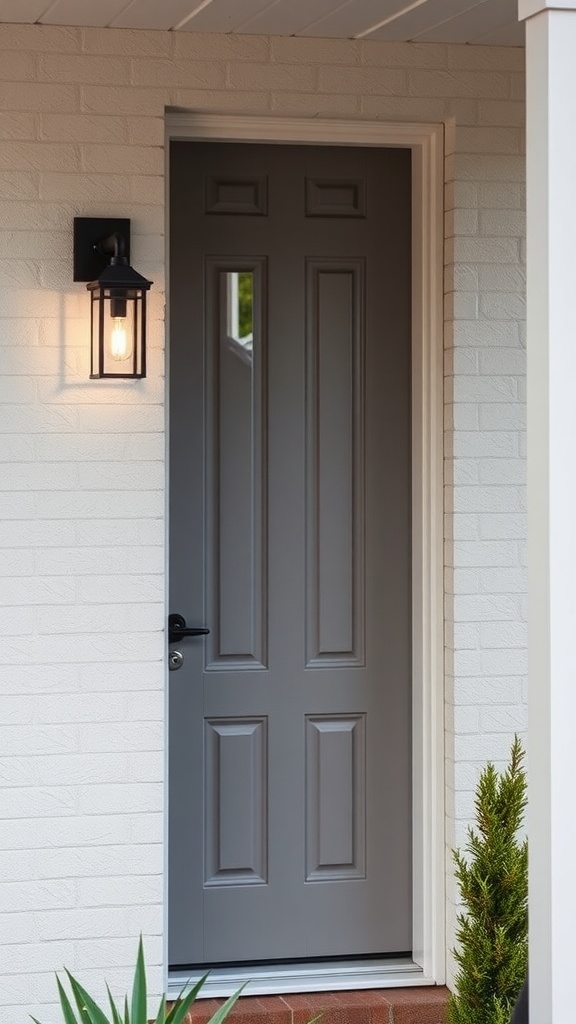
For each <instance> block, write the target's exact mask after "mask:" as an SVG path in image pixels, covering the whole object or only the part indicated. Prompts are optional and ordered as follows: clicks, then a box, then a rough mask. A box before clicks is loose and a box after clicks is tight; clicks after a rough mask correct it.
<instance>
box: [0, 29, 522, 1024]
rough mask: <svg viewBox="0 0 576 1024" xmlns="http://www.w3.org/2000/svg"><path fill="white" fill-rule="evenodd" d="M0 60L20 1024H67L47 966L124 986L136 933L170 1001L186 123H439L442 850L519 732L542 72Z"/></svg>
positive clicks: (8, 909)
mask: <svg viewBox="0 0 576 1024" xmlns="http://www.w3.org/2000/svg"><path fill="white" fill-rule="evenodd" d="M16 55H17V56H16ZM0 69H2V70H1V72H0V77H1V78H2V82H1V83H0V136H1V138H2V146H1V148H0V225H2V232H1V234H0V357H1V359H2V366H3V368H4V369H3V374H2V379H1V381H0V438H1V440H0V460H1V461H2V463H3V465H2V472H1V474H0V502H1V507H2V510H3V511H2V520H3V528H2V531H0V576H2V581H1V586H0V604H1V606H2V616H1V617H0V632H1V642H0V660H1V661H2V663H3V667H2V670H1V671H2V686H1V694H0V698H1V699H0V721H1V723H2V737H1V741H0V807H1V814H0V818H1V819H2V820H1V821H0V911H1V913H0V965H1V966H0V971H1V973H2V980H1V983H0V1022H1V1024H18V1022H20V1021H24V1020H28V1019H29V1018H28V1014H29V1013H33V1014H35V1015H36V1016H38V1017H39V1018H40V1019H41V1020H42V1021H43V1022H45V1024H50V1021H53V1020H56V1019H57V1018H59V1015H58V1012H57V1009H56V1006H55V994H56V990H55V984H54V977H53V973H52V972H53V970H54V968H56V967H59V966H60V965H62V964H65V965H66V966H68V967H69V968H71V969H72V970H73V971H80V972H82V976H83V979H84V981H85V982H86V984H87V985H88V987H90V986H92V985H94V986H95V987H96V989H98V986H100V991H101V986H102V977H103V976H105V977H107V978H108V979H109V981H110V984H111V986H112V988H113V989H114V990H115V991H116V992H120V991H122V990H123V989H124V988H126V987H127V986H128V983H129V978H130V973H131V969H132V963H133V960H134V955H135V944H136V937H137V935H138V933H139V932H142V933H143V935H144V937H145V940H146V947H147V951H148V961H149V964H150V969H151V975H150V980H151V989H152V991H154V992H156V991H158V990H159V988H160V986H161V984H162V964H163V930H164V910H163V904H164V893H165V879H164V863H165V858H164V852H165V851H164V849H163V842H164V809H165V790H164V744H165V722H164V700H163V692H164V686H165V665H164V642H163V626H164V622H163V616H164V597H165V573H164V554H163V538H164V454H163V452H164V436H163V429H164V408H163V406H164V369H163V347H164V325H163V289H164V240H163V232H164V224H165V210H164V182H163V175H164V141H163V118H164V110H165V108H166V107H170V106H189V107H192V108H194V109H195V110H200V111H205V112H226V111H237V112H238V111H240V112H243V113H246V114H255V113H256V114H260V113H267V112H268V113H271V112H282V113H283V114H286V115H291V114H292V115H295V116H309V117H314V116H318V115H322V116H335V117H338V116H340V117H350V116H355V117H360V118H368V119H372V118H381V119H383V120H394V121H404V120H419V121H444V122H445V124H446V128H447V140H448V147H447V158H446V250H445V252H446V255H445V283H446V328H445V344H446V369H445V374H446V376H445V394H446V452H447V467H446V623H447V626H446V654H447V659H446V661H447V680H446V683H447V685H446V700H447V707H446V723H447V762H446V767H447V788H448V801H447V804H448V829H447V837H448V845H449V846H450V845H452V844H453V843H454V842H461V841H462V839H463V836H464V829H465V826H466V824H467V822H468V820H469V818H470V815H471V813H472V793H473V788H474V784H475V781H476V778H477V774H478V770H479V768H480V766H481V765H482V764H483V763H484V762H485V760H486V759H487V758H492V759H495V760H496V761H497V762H502V761H503V760H504V759H505V758H506V755H507V752H508V749H509V745H510V740H511V736H512V734H513V732H514V731H517V730H518V731H522V730H523V729H524V728H525V724H526V723H525V717H526V708H525V671H526V650H525V640H526V637H525V614H526V611H525V590H526V580H525V552H524V540H525V523H524V447H523V429H524V411H523V410H524V406H523V402H524V384H523V374H524V330H523V323H522V321H523V315H524V310H523V293H524V280H523V265H522V259H523V231H524V227H523V207H524V193H523V179H524V157H523V128H522V126H523V104H522V101H521V99H519V98H518V97H521V95H522V89H521V85H522V53H521V52H520V51H518V50H512V49H505V48H502V49H495V48H494V49H493V48H487V47H477V48H475V47H464V46H462V47H458V46H444V45H435V44H434V45H429V46H426V45H413V44H399V43H393V44H386V43H378V42H372V43H370V42H363V41H355V42H346V41H341V40H335V41H329V40H318V41H316V40H311V39H303V40H297V39H272V40H270V39H268V38H265V37H253V38H252V37H237V38H236V37H228V36H226V37H218V36H207V37H198V36H195V35H193V34H191V33H163V32H133V31H122V30H98V29H86V30H83V29H78V28H69V29H68V28H50V27H44V28H42V27H39V26H21V25H4V26H0ZM104 214H109V215H113V214H117V215H119V216H127V217H131V218H132V223H133V233H134V238H133V250H134V262H135V264H136V265H137V267H138V269H139V270H140V271H141V272H142V273H144V274H145V275H146V276H148V277H151V278H152V279H153V280H154V291H153V293H152V322H151V342H150V343H151V373H150V376H149V377H148V379H147V380H145V381H142V382H139V383H137V384H130V385H126V386H122V385H114V384H107V383H106V382H104V381H100V382H92V383H91V382H89V381H88V352H87V333H86V331H87V324H86V309H87V303H86V301H85V295H84V294H83V286H79V285H74V284H73V283H72V268H71V260H70V238H71V222H72V218H73V216H74V215H92V216H98V215H104ZM450 876H451V872H450V866H449V863H448V877H449V878H450ZM450 941H451V939H450V936H449V942H450Z"/></svg>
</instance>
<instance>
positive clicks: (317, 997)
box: [186, 986, 448, 1024]
mask: <svg viewBox="0 0 576 1024" xmlns="http://www.w3.org/2000/svg"><path fill="white" fill-rule="evenodd" d="M447 1001H448V989H447V988H444V987H440V986H426V987H424V986H417V987H414V988H388V989H374V990H372V989H366V990H363V991H358V992H313V993H309V994H305V995H301V994H298V995H284V996H243V997H242V998H241V999H239V1000H238V1002H237V1004H236V1006H235V1007H234V1009H233V1011H232V1013H231V1014H230V1017H229V1018H228V1019H229V1020H230V1021H231V1024H308V1021H310V1020H312V1018H313V1017H315V1016H316V1015H317V1014H320V1013H321V1014H322V1018H321V1020H320V1021H319V1022H318V1024H445V1022H446V1004H447ZM223 1002H224V1000H223V999H201V1000H199V1001H197V1002H196V1003H195V1004H194V1006H193V1008H192V1010H191V1012H190V1013H189V1014H188V1016H187V1018H186V1024H207V1022H208V1021H209V1019H210V1017H211V1016H212V1014H213V1013H215V1012H216V1010H217V1009H218V1007H219V1006H221V1005H222V1003H223Z"/></svg>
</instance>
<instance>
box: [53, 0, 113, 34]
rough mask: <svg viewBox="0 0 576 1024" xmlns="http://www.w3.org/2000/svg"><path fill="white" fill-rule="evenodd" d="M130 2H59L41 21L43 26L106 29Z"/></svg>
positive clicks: (77, 0) (102, 0)
mask: <svg viewBox="0 0 576 1024" xmlns="http://www.w3.org/2000/svg"><path fill="white" fill-rule="evenodd" d="M128 2H129V0H98V3H95V2H94V0H57V2H56V3H55V4H54V5H53V6H51V7H50V8H49V10H47V11H46V13H45V14H44V15H43V16H42V17H41V18H40V19H39V21H40V23H41V24H42V25H82V26H88V25H91V26H93V27H95V28H104V27H106V26H107V25H109V24H110V21H111V20H112V18H114V17H115V15H117V14H119V13H120V11H121V10H123V9H124V8H125V7H127V6H128Z"/></svg>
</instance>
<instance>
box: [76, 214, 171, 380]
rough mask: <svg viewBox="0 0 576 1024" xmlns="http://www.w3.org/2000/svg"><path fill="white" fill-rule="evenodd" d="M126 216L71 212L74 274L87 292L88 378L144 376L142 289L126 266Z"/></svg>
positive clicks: (144, 283) (135, 274)
mask: <svg viewBox="0 0 576 1024" xmlns="http://www.w3.org/2000/svg"><path fill="white" fill-rule="evenodd" d="M129 261H130V221H129V220H126V219H118V218H115V219H114V218H104V217H75V218H74V280H75V281H87V282H88V283H87V285H86V287H87V289H88V291H89V292H90V377H91V379H96V378H101V377H108V378H120V377H123V378H126V377H128V378H131V379H133V380H137V379H139V378H141V377H145V376H146V293H147V292H148V291H149V289H150V287H151V285H152V281H148V280H147V279H146V278H145V277H142V274H139V273H138V271H136V270H134V268H133V267H131V266H130V262H129Z"/></svg>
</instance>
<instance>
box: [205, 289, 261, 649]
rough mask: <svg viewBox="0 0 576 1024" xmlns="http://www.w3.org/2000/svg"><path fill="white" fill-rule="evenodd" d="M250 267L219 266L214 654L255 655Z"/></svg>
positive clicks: (255, 408)
mask: <svg viewBox="0 0 576 1024" xmlns="http://www.w3.org/2000/svg"><path fill="white" fill-rule="evenodd" d="M254 278H255V275H254V272H253V271H252V270H237V271H230V270H222V271H221V272H220V298H221V303H222V306H221V314H220V356H219V360H218V378H217V394H216V401H217V409H218V440H219V444H218V456H217V458H218V462H217V472H218V483H217V491H218V502H219V516H218V527H219V530H218V556H217V565H218V568H219V616H218V618H219V655H220V657H227V658H231V657H236V658H253V657H254V656H256V657H257V656H258V655H257V653H256V652H257V643H256V636H255V633H256V628H257V627H256V624H257V622H258V619H259V613H258V610H257V608H256V607H255V602H258V601H259V600H260V593H259V591H260V587H259V570H258V562H259V543H258V533H259V525H258V519H259V496H258V489H259V485H260V471H261V470H260V467H259V455H258V451H259V444H260V438H259V433H260V430H259V416H260V414H259V404H260V401H259V396H258V394H257V389H256V388H255V381H254V372H255V370H256V354H257V349H256V346H255V344H254V340H255V339H254V334H253V328H254V305H253V299H254V284H255V280H254Z"/></svg>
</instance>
